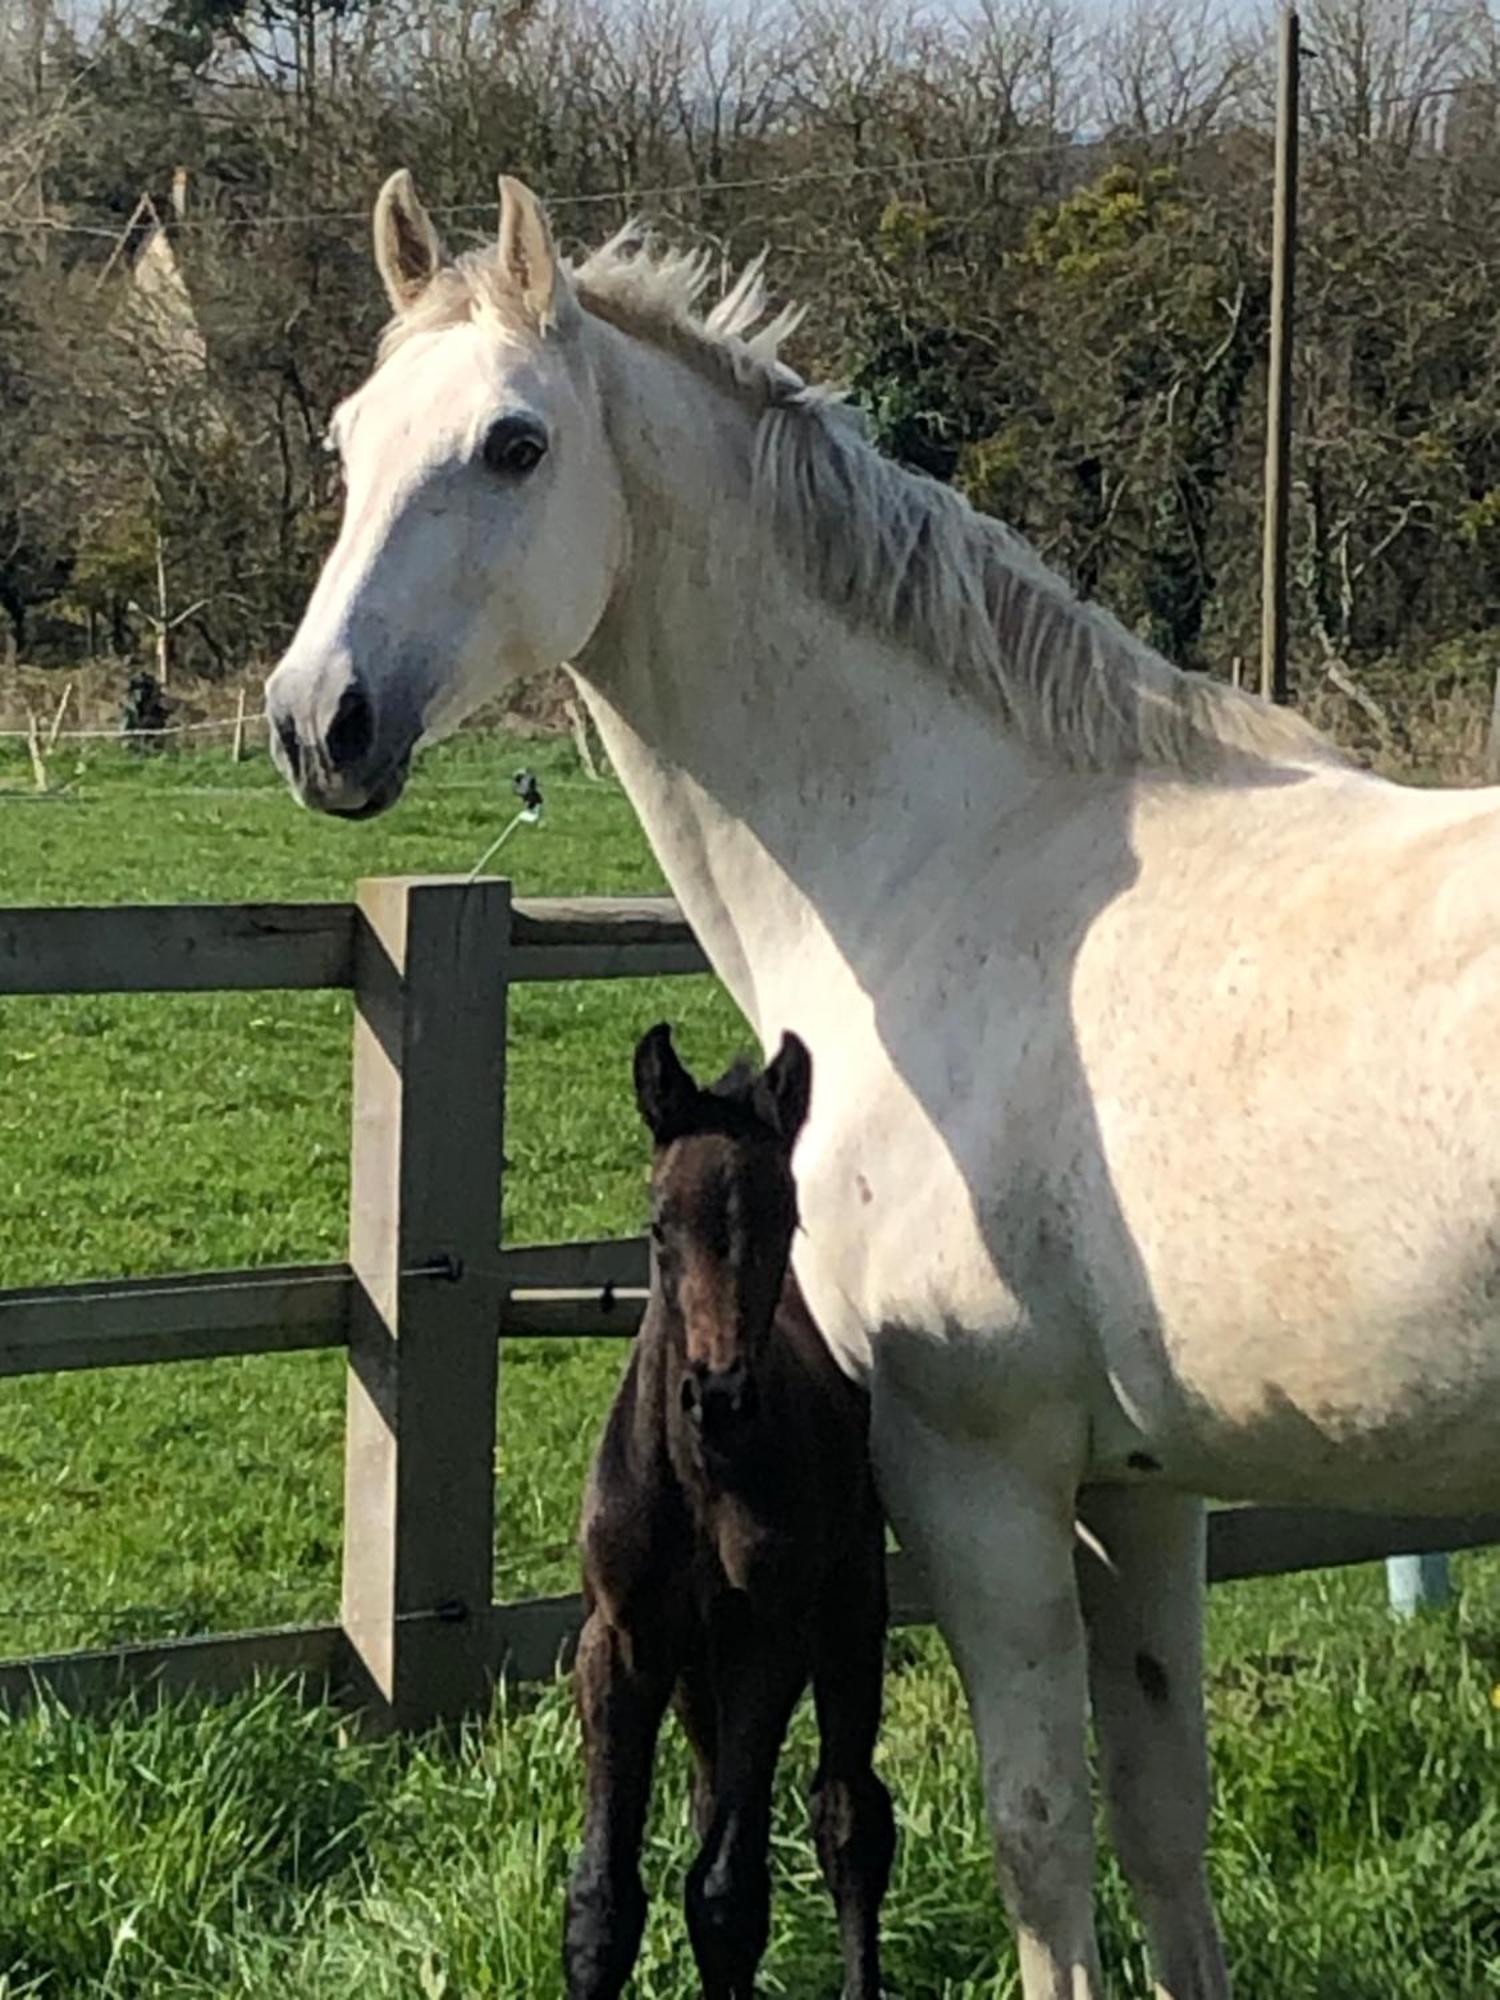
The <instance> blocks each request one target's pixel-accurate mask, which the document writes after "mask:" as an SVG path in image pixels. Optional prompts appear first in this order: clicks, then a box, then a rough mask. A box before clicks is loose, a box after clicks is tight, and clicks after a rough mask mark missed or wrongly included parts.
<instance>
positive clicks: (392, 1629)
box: [343, 878, 510, 1728]
mask: <svg viewBox="0 0 1500 2000" xmlns="http://www.w3.org/2000/svg"><path fill="white" fill-rule="evenodd" d="M356 908H357V913H358V916H357V923H356V932H355V942H354V994H355V1006H356V1014H355V1025H354V1145H353V1159H352V1182H351V1189H350V1224H349V1262H350V1265H351V1267H352V1268H353V1271H354V1277H355V1288H354V1298H353V1303H352V1305H351V1309H350V1321H349V1376H348V1415H347V1425H348V1428H347V1432H346V1443H345V1487H344V1592H343V1623H344V1630H345V1633H346V1635H347V1637H348V1639H349V1642H350V1646H351V1648H352V1651H353V1654H354V1658H355V1663H356V1674H357V1677H358V1679H359V1681H360V1683H361V1686H360V1689H359V1692H361V1693H363V1694H364V1696H365V1697H366V1698H367V1701H368V1706H369V1708H370V1710H371V1712H372V1713H373V1715H374V1716H375V1718H376V1719H377V1721H383V1722H385V1723H386V1724H387V1725H390V1726H395V1727H398V1728H421V1727H423V1726H425V1725H426V1724H428V1723H430V1722H434V1721H438V1720H447V1719H452V1718H454V1717H457V1716H459V1715H462V1714H465V1713H468V1712H472V1711H473V1710H475V1709H476V1708H478V1707H480V1706H481V1705H482V1704H483V1703H484V1701H485V1699H486V1697H487V1694H488V1691H489V1685H490V1680H491V1676H492V1673H493V1661H492V1660H491V1659H490V1657H489V1655H490V1650H491V1646H490V1627H491V1617H490V1604H491V1598H492V1584H493V1555H492V1542H493V1532H494V1486H495V1475H494V1458H495V1392H496V1374H497V1348H498V1337H499V1319H500V1299H501V1286H500V1278H499V1269H498V1266H499V1256H498V1246H499V1236H500V1191H501V1170H502V1159H503V1156H502V1127H503V1118H504V1100H505V1032H506V997H507V966H508V959H509V952H510V884H509V883H508V882H504V881H496V880H493V879H490V880H480V881H475V882H471V883H462V882H453V881H451V880H450V881H446V882H441V881H425V880H421V879H413V878H393V879H386V880H376V881H367V882H362V883H361V884H360V885H359V890H358V894H357V901H356Z"/></svg>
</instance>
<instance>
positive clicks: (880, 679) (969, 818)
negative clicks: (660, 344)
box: [576, 328, 1041, 1038]
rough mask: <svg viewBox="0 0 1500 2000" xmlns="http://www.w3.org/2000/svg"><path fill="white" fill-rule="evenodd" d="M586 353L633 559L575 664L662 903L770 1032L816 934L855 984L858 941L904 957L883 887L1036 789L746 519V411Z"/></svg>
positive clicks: (1025, 766) (674, 368) (949, 860)
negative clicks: (817, 592)
mask: <svg viewBox="0 0 1500 2000" xmlns="http://www.w3.org/2000/svg"><path fill="white" fill-rule="evenodd" d="M594 337H595V338H596V339H597V341H598V345H599V356H598V366H599V370H600V376H601V387H602V391H603V393H604V395H605V396H606V398H607V399H608V406H609V408H610V411H611V432H612V438H613V443H614V448H615V452H616V455H617V457H618V459H619V462H620V465H621V470H622V473H623V476H624V480H625V484H626V488H627V499H628V504H629V508H630V515H631V524H632V550H631V557H630V563H629V570H628V576H627V578H626V580H625V583H624V585H623V586H622V589H621V591H620V593H619V594H618V596H617V598H616V601H615V603H614V604H613V606H612V607H611V610H610V612H609V614H608V615H607V617H606V619H605V621H604V623H603V625H602V626H601V628H600V630H599V632H598V633H597V635H596V637H595V639H594V640H593V641H592V642H591V644H590V646H589V648H588V650H587V653H586V654H585V656H584V657H583V658H582V659H580V661H579V662H578V663H577V668H576V671H577V673H578V677H579V680H580V682H581V684H582V686H583V690H584V693H585V696H586V698H587V699H588V701H589V704H590V707H591V709H592V712H593V714H594V716H595V719H596V721H597V723H598V726H599V729H600V733H601V735H602V737H603V739H604V742H605V746H606V748H607V750H608V752H609V755H610V757H611V760H612V761H613V763H614V765H615V767H616V769H617V770H618V772H619V774H620V777H621V779H622V781H623V783H624V785H625V788H626V790H627V792H628V793H629V794H630V797H631V800H632V802H633V803H634V805H635V807H636V810H637V812H638V813H639V815H640V817H641V820H642V822H643V824H644V827H645V830H646V833H647V836H648V838H649V840H650V841H651V844H652V846H653V848H654V849H655V851H656V854H657V856H658V858H659V859H660V861H661V862H662V865H663V867H664V869H665V871H666V874H667V877H668V879H669V881H670V883H671V886H672V888H673V891H674V893H675V894H676V895H677V897H678V899H679V901H680V902H681V904H682V906H683V909H684V911H685V913H686V915H687V916H688V918H689V920H690V921H691V923H692V924H693V926H694V929H695V930H696V931H697V933H698V935H699V937H700V938H701V939H702V941H703V944H704V946H705V949H706V950H707V951H708V954H709V956H710V958H711V959H712V961H713V963H714V965H715V967H716V968H717V970H718V972H719V974H720V976H721V977H722V978H723V979H724V981H725V983H726V984H727V985H728V987H729V989H730V991H731V993H732V994H733V996H734V998H735V1000H736V1001H737V1002H738V1004H739V1006H740V1007H741V1009H742V1010H743V1012H744V1013H745V1014H746V1016H747V1017H748V1019H749V1020H750V1021H751V1023H752V1024H753V1025H754V1027H755V1028H756V1030H757V1031H758V1032H759V1033H760V1034H761V1035H762V1037H763V1038H769V1037H771V1036H773V1035H774V1034H775V1033H777V1032H778V1031H779V1029H780V1028H781V1027H782V1026H784V1025H786V1023H785V1020H784V1019H783V1018H781V1015H782V1013H783V1012H784V1010H785V1007H786V1004H787V996H788V994H791V993H795V991H796V989H797V987H798V985H799V984H805V982H807V981H808V980H810V979H816V978H818V977H820V976H821V975H822V974H823V973H824V972H825V971H826V970H827V967H826V966H825V965H824V964H822V963H820V962H819V961H820V960H821V959H822V958H823V955H824V954H825V952H826V951H827V950H828V949H829V948H830V944H831V940H832V938H833V937H835V936H836V938H837V941H838V942H837V944H836V946H833V949H834V950H835V951H836V953H837V955H838V956H840V957H842V958H844V959H845V960H846V962H847V961H848V960H849V959H850V957H851V956H854V955H857V956H858V957H859V958H860V960H861V963H862V967H863V968H864V969H866V970H867V968H868V964H869V958H868V955H867V953H866V952H865V951H863V950H861V951H859V952H858V953H857V954H854V953H851V945H852V944H854V943H855V942H856V941H859V942H863V943H866V944H869V943H871V942H872V941H873V940H874V939H875V938H876V937H877V936H880V935H882V934H888V937H889V942H888V949H890V950H891V951H892V952H895V951H899V949H900V944H899V940H898V939H897V937H896V936H895V934H894V930H893V926H892V916H893V903H892V895H893V891H895V890H896V889H897V888H898V887H902V886H904V887H905V888H907V889H908V890H910V889H911V888H912V887H913V885H914V881H915V880H918V879H920V877H921V876H922V874H923V872H924V870H925V869H927V868H928V867H932V866H935V865H937V860H938V857H939V856H940V855H941V856H942V857H943V865H945V866H946V867H947V868H949V869H950V870H951V868H952V867H953V865H954V861H955V858H956V855H957V853H958V852H959V851H960V850H961V848H962V847H963V845H964V844H965V843H966V841H968V840H972V839H974V838H975V837H979V838H981V839H983V840H984V841H986V842H988V843H989V844H990V846H993V843H994V840H995V837H996V829H997V826H998V825H999V824H1000V823H1001V822H1002V820H1003V818H1004V816H1005V815H1006V814H1007V812H1009V811H1012V810H1020V809H1021V808H1022V807H1023V806H1024V804H1025V802H1026V800H1027V798H1028V797H1029V796H1030V795H1031V793H1032V791H1033V788H1034V787H1035V785H1036V784H1037V782H1038V781H1039V778H1040V776H1041V773H1040V771H1039V769H1038V767H1037V764H1036V762H1035V760H1034V759H1033V758H1032V757H1031V756H1030V755H1029V754H1028V753H1026V752H1024V751H1023V750H1021V749H1020V748H1019V747H1017V746H1015V745H1013V744H1011V743H1010V742H1008V741H1007V740H1006V739H1005V738H1004V737H1003V736H1002V735H1001V734H1000V733H999V732H998V731H997V730H996V728H995V725H994V721H993V719H992V718H989V717H985V716H983V715H981V714H979V713H978V712H977V711H976V710H975V709H974V708H973V707H972V706H971V705H970V703H969V701H968V700H967V699H966V698H965V697H963V696H961V695H959V694H957V693H955V692H954V691H953V690H952V689H950V688H948V687H947V686H945V685H944V684H943V681H942V679H941V677H940V676H938V675H935V674H931V673H928V672H925V671H924V670H923V666H922V663H921V662H920V661H919V660H917V659H915V658H913V657H911V656H910V655H909V654H908V653H906V652H905V651H903V650H901V649H899V648H897V647H895V646H893V645H891V644H889V643H886V642H883V641H882V640H880V639H879V638H875V637H871V636H869V635H867V634H863V633H859V632H856V631H854V630H852V629H851V628H850V626H849V625H848V624H847V623H846V622H845V620H843V619H842V618H841V617H839V616H838V615H837V614H836V613H835V612H833V611H832V610H831V609H829V607H827V606H826V605H824V604H823V603H821V602H819V601H818V600H817V598H816V597H815V596H814V595H813V594H812V593H811V591H810V590H809V588H808V587H807V585H806V584H805V583H804V582H803V581H802V580H801V579H800V578H799V576H798V575H797V571H796V565H795V564H794V563H790V562H789V561H788V560H787V557H786V554H785V552H784V551H780V550H778V548H777V547H776V544H775V539H774V536H773V534H772V531H771V529H770V527H769V526H768V525H767V524H766V523H764V522H763V521H761V520H759V519H757V515H756V509H755V507H754V504H753V496H752V491H751V456H752V452H751V446H752V418H751V417H750V415H749V414H747V413H746V412H745V411H743V410H741V409H739V408H738V407H737V406H736V405H735V404H734V403H733V402H732V401H731V399H730V398H729V397H728V396H727V395H726V394H725V393H724V392H723V391H722V390H721V389H719V388H718V387H716V386H715V385H714V384H712V383H710V382H706V381H704V380H702V379H700V378H699V377H698V376H697V375H696V374H695V373H693V372H692V371H691V370H689V369H688V368H686V367H684V366H683V365H682V364H681V363H679V362H677V361H674V360H673V359H672V358H670V357H669V356H667V355H664V354H661V353H658V352H656V351H655V350H653V349H651V348H649V347H647V346H645V345H643V344H641V343H637V342H630V341H627V339H626V338H625V337H624V336H622V335H620V334H618V333H616V332H614V331H613V330H611V329H609V328H598V329H597V330H595V331H594ZM939 774H941V775H940V776H939ZM852 857H857V861H858V865H857V866H855V867H854V868H852V869H851V867H850V861H851V858H852ZM920 900H921V899H920V896H917V897H916V898H915V901H916V903H917V905H918V906H919V905H920ZM902 906H903V907H904V908H906V909H907V910H910V909H911V908H912V906H913V899H912V898H911V897H910V896H908V897H905V898H903V899H902Z"/></svg>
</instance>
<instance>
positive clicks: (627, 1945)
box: [563, 1609, 674, 2000]
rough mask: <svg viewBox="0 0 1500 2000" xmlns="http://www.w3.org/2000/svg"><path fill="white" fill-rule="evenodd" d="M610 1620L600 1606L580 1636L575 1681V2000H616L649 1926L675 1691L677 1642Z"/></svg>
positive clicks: (569, 1941)
mask: <svg viewBox="0 0 1500 2000" xmlns="http://www.w3.org/2000/svg"><path fill="white" fill-rule="evenodd" d="M656 1645H657V1651H656V1653H655V1655H653V1653H652V1650H651V1647H650V1645H649V1644H646V1643H644V1642H643V1641H642V1640H641V1638H640V1636H639V1635H635V1643H634V1644H631V1643H630V1641H629V1640H628V1639H627V1637H626V1635H624V1634H622V1633H621V1632H620V1631H618V1630H617V1629H616V1628H615V1627H614V1626H612V1625H610V1624H609V1623H608V1622H607V1621H606V1620H605V1618H604V1616H603V1614H602V1613H601V1612H600V1611H599V1610H597V1609H595V1610H593V1611H591V1612H590V1613H589V1616H588V1619H587V1621H586V1623H585V1625H584V1628H583V1634H582V1637H581V1638H580V1640H579V1642H578V1664H577V1667H576V1669H575V1686H576V1688H577V1693H578V1710H579V1716H580V1719H581V1721H582V1723H583V1747H584V1758H585V1764H586V1770H587V1786H588V1803H587V1808H586V1812H585V1817H584V1833H583V1851H582V1853H581V1854H580V1855H579V1857H578V1861H577V1864H576V1866H575V1867H574V1870H573V1877H572V1880H571V1882H570V1883H569V1885H568V1906H567V1916H566V1922H565V1927H564V1933H563V1963H564V1966H565V1969H566V1973H567V1981H568V2000H616V1996H617V1995H618V1994H620V1993H621V1992H622V1991H623V1990H624V1986H625V1982H626V1980H627V1979H628V1978H629V1977H630V1970H631V1967H632V1966H633V1965H634V1964H635V1955H636V1953H637V1952H638V1951H639V1949H640V1944H641V1932H642V1930H643V1929H644V1927H645V1922H646V1892H645V1890H644V1889H643V1888H642V1886H641V1876H640V1853H641V1837H642V1834H643V1833H644V1831H645V1824H646V1808H647V1805H648V1804H649V1803H650V1798H651V1766H652V1762H653V1759H654V1757H655V1754H656V1739H657V1735H658V1732H659V1731H660V1728H661V1719H662V1716H663V1715H664V1714H665V1713H666V1707H667V1701H668V1698H669V1697H670V1695H671V1692H672V1681H673V1677H674V1676H673V1660H672V1650H671V1648H670V1646H667V1645H664V1644H662V1642H661V1641H660V1640H658V1641H657V1642H656Z"/></svg>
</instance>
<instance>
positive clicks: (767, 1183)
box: [635, 1026, 812, 1442]
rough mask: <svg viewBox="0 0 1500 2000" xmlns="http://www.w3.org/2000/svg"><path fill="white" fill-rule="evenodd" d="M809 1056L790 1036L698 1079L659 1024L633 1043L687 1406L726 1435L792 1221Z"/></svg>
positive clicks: (654, 1226) (749, 1385)
mask: <svg viewBox="0 0 1500 2000" xmlns="http://www.w3.org/2000/svg"><path fill="white" fill-rule="evenodd" d="M811 1087H812V1058H811V1057H810V1056H809V1055H808V1052H807V1050H806V1048H805V1047H804V1046H803V1044H802V1043H801V1042H800V1041H799V1040H798V1039H797V1037H796V1036H795V1035H785V1036H783V1037H782V1043H781V1047H780V1049H779V1050H778V1051H777V1053H776V1055H775V1057H774V1058H773V1060H772V1061H771V1062H770V1063H769V1064H768V1065H767V1066H766V1068H765V1069H763V1070H761V1071H758V1072H757V1071H755V1070H751V1069H748V1068H737V1069H734V1070H731V1071H730V1072H729V1074H728V1075H727V1076H726V1077H723V1078H722V1079H721V1080H720V1081H719V1082H718V1083H716V1084H713V1085H711V1086H710V1087H709V1088H708V1089H706V1090H705V1089H702V1088H701V1087H700V1086H699V1085H698V1084H697V1083H696V1082H695V1081H694V1079H693V1077H692V1076H691V1074H690V1073H689V1072H688V1070H687V1069H686V1068H685V1067H684V1066H683V1064H682V1062H681V1060H680V1059H679V1057H678V1055H677V1051H676V1050H675V1049H674V1048H673V1046H672V1031H671V1029H670V1028H668V1027H665V1026H663V1027H657V1028H653V1029H652V1030H651V1032H650V1033H649V1034H648V1035H646V1036H645V1037H644V1038H643V1040H642V1041H641V1044H640V1046H639V1047H638V1048H637V1050H636V1052H635V1093H636V1102H637V1103H638V1104H639V1105H640V1108H641V1116H642V1117H643V1118H644V1119H645V1121H646V1123H647V1125H648V1126H649V1127H650V1129H651V1136H652V1138H653V1139H654V1140H655V1141H656V1155H655V1159H654V1161H653V1164H652V1169H651V1241H652V1247H653V1259H654V1265H655V1277H656V1283H657V1284H658V1286H659V1287H660V1289H661V1293H662V1296H663V1299H664V1301H665V1303H666V1306H667V1308H668V1311H669V1312H670V1313H671V1315H672V1318H673V1321H674V1323H675V1325H676V1326H677V1327H678V1328H680V1331H681V1336H682V1342H683V1358H684V1369H683V1376H682V1388H681V1396H682V1408H683V1411H684V1413H685V1414H686V1416H687V1417H688V1418H689V1419H690V1420H691V1421H692V1422H693V1423H695V1424H697V1425H699V1426H700V1427H701V1428H702V1430H703V1433H704V1436H705V1437H706V1438H710V1439H713V1440H716V1441H719V1442H725V1441H727V1440H728V1438H729V1437H731V1436H732V1434H733V1431H734V1429H735V1427H736V1426H737V1425H738V1424H739V1423H741V1422H743V1421H744V1420H745V1419H747V1418H748V1417H750V1416H751V1415H752V1414H753V1413H754V1410H755V1402H756V1381H755V1378H756V1367H757V1363H758V1361H759V1359H760V1356H761V1352H762V1349H763V1348H764V1346H765V1343H766V1340H767V1338H768V1336H769V1334H770V1330H771V1322H772V1320H773V1318H774V1317H775V1313H776V1306H777V1302H778V1300H779V1299H780V1297H781V1288H782V1284H783V1282H784V1280H785V1278H786V1267H787V1258H788V1256H789V1254H790V1252H791V1247H792V1234H793V1232H794V1230H795V1229H796V1227H797V1189H796V1183H795V1182H794V1180H793V1178H792V1147H793V1146H794V1144H795V1143H796V1139H797V1134H798V1133H799V1132H800V1131H801V1129H802V1124H803V1120H804V1119H805V1118H806V1117H807V1104H808V1097H809V1094H810V1091H811Z"/></svg>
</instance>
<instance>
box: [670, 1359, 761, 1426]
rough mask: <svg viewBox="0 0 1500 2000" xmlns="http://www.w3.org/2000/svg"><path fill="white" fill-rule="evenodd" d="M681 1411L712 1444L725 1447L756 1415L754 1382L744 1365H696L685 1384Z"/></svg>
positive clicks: (686, 1376)
mask: <svg viewBox="0 0 1500 2000" xmlns="http://www.w3.org/2000/svg"><path fill="white" fill-rule="evenodd" d="M682 1407H683V1409H684V1411H685V1412H686V1413H687V1415H688V1417H689V1418H691V1420H692V1421H693V1422H694V1423H695V1424H696V1425H697V1426H698V1428H699V1429H700V1430H701V1431H702V1433H703V1436H704V1439H705V1440H706V1441H707V1442H709V1443H711V1444H726V1443H729V1442H731V1441H732V1440H733V1438H734V1437H735V1436H736V1435H737V1434H738V1433H739V1432H740V1431H742V1430H744V1429H745V1427H746V1426H747V1425H748V1424H749V1423H750V1421H751V1419H752V1418H753V1417H754V1415H755V1411H756V1394H755V1378H754V1377H753V1376H752V1375H751V1373H750V1371H749V1369H748V1368H747V1367H746V1366H745V1364H744V1362H743V1361H734V1362H731V1363H730V1365H729V1367H727V1368H709V1367H707V1366H705V1365H704V1364H703V1363H701V1362H699V1363H695V1364H694V1365H693V1366H691V1367H690V1368H689V1369H688V1372H687V1374H686V1375H685V1376H684V1377H683V1380H682Z"/></svg>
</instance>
